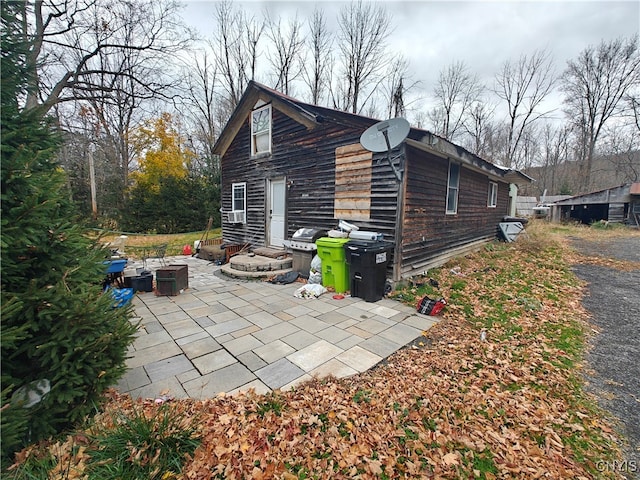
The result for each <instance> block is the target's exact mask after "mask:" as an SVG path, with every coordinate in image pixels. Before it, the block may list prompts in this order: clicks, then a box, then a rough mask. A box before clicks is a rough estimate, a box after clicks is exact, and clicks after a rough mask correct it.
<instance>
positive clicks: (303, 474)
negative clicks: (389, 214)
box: [20, 225, 620, 479]
mask: <svg viewBox="0 0 640 480" xmlns="http://www.w3.org/2000/svg"><path fill="white" fill-rule="evenodd" d="M528 230H529V229H528ZM566 258H573V254H572V253H571V252H570V251H569V248H568V247H567V246H566V245H565V243H564V242H563V241H562V240H561V239H553V238H551V236H550V235H548V234H547V233H545V231H544V230H543V231H541V232H540V233H539V234H537V229H536V228H535V225H533V226H531V233H528V234H527V236H526V237H525V238H521V239H519V240H518V241H517V242H515V243H513V244H499V243H494V244H490V245H488V247H487V248H485V249H484V250H483V251H482V252H479V253H477V254H474V255H470V256H467V257H464V258H460V259H457V260H455V261H452V262H450V263H449V264H447V265H445V266H444V267H442V268H440V269H437V270H433V271H430V272H428V279H429V280H433V281H431V282H429V281H425V282H420V281H418V282H414V283H412V284H411V285H410V286H408V287H406V288H405V289H403V290H397V291H395V292H394V293H393V294H392V295H393V296H395V297H397V298H398V299H399V300H404V301H406V302H411V303H414V302H415V299H417V298H419V297H420V296H422V295H424V294H425V292H426V293H428V294H429V295H430V296H442V297H444V298H445V299H447V302H448V305H447V307H446V309H445V311H444V313H443V315H442V317H443V319H442V321H441V322H439V323H438V324H437V325H435V326H434V327H432V328H431V329H430V330H429V331H428V332H425V333H424V336H423V337H421V338H420V339H417V340H416V341H415V342H413V343H412V344H411V345H410V346H408V347H407V348H405V349H403V350H401V351H399V352H397V353H395V354H394V355H392V356H391V357H389V358H388V359H387V360H386V361H384V362H383V363H382V364H380V365H378V366H377V367H375V368H374V369H372V370H370V371H368V372H366V373H364V374H360V375H356V376H353V377H350V378H347V379H340V380H338V379H334V378H324V379H314V380H311V381H309V382H307V383H304V384H301V385H299V386H297V387H296V388H295V389H294V390H291V391H287V392H280V391H276V392H273V393H271V394H268V395H256V394H254V393H253V392H249V393H246V394H240V395H237V396H233V397H230V396H224V395H221V396H219V397H217V398H212V399H209V400H205V401H196V400H176V401H172V402H169V403H166V404H164V405H158V404H157V403H156V402H153V401H150V400H147V401H132V400H131V399H130V397H129V396H127V395H120V394H118V393H116V392H109V394H108V401H107V403H106V405H105V407H104V411H103V413H101V414H100V415H98V416H97V417H96V418H95V419H93V424H92V427H91V428H88V429H87V431H86V432H85V433H86V434H85V433H83V434H76V435H75V436H70V437H68V439H67V441H66V442H62V443H61V442H58V443H56V444H54V445H49V446H48V447H46V446H44V447H43V446H41V447H39V448H37V447H32V449H31V450H28V451H26V452H22V453H21V456H20V458H22V460H23V461H24V459H25V458H27V457H29V456H37V455H43V453H42V451H43V450H45V451H48V453H49V455H53V456H54V457H56V459H57V463H58V466H57V471H58V472H59V471H60V467H59V465H60V464H61V463H64V464H65V465H67V467H66V468H65V469H64V472H65V473H64V475H62V474H59V473H58V474H55V472H54V470H52V471H51V472H50V478H91V477H90V476H87V472H90V469H89V468H88V467H87V465H89V464H90V463H91V453H87V452H90V451H91V448H93V449H94V450H96V446H95V440H92V439H94V438H95V434H94V430H95V429H96V428H97V427H98V426H99V427H100V428H101V429H102V430H103V431H104V430H105V429H107V430H108V429H109V428H111V425H112V423H113V418H114V416H115V415H116V413H117V415H119V416H122V415H127V414H131V415H139V414H140V413H139V412H140V411H142V412H144V415H146V417H147V418H150V419H153V418H154V417H156V416H157V415H158V414H159V412H160V411H161V410H162V409H167V408H169V409H171V410H172V412H174V414H175V415H176V416H177V417H179V422H180V423H181V430H182V431H185V430H188V429H189V428H190V429H192V430H193V434H192V438H195V439H197V440H198V442H199V444H198V446H197V447H196V448H195V449H192V450H191V451H190V452H187V453H184V455H183V457H182V464H181V465H180V466H175V465H173V464H172V465H169V464H167V463H166V462H165V463H163V462H162V461H161V460H160V458H161V456H160V455H159V451H158V450H159V449H156V450H154V449H150V448H148V443H149V442H146V443H144V445H147V450H149V451H147V452H144V451H142V452H141V450H143V448H142V447H140V446H136V445H134V444H133V443H132V442H131V441H129V443H128V444H127V446H126V448H128V449H129V450H130V455H129V458H128V461H133V462H135V461H138V462H146V463H148V464H150V465H151V466H152V467H153V468H152V469H151V470H150V472H151V473H150V474H149V475H148V477H149V478H159V479H160V478H162V479H169V478H185V479H204V478H213V479H218V478H219V479H245V478H246V479H250V478H255V479H268V478H283V479H303V478H323V479H329V478H332V479H333V478H363V479H368V478H372V479H391V478H485V479H491V478H523V479H532V478H574V479H582V478H620V477H618V475H619V474H618V473H616V472H615V471H613V470H604V469H602V468H599V467H601V465H602V464H603V463H602V462H605V461H613V460H615V459H618V458H619V450H618V448H617V441H618V439H617V437H616V435H615V433H614V431H613V430H612V428H611V427H610V426H609V424H608V422H607V420H606V418H605V417H604V414H603V412H601V411H599V410H598V409H597V407H595V402H593V401H592V399H590V398H589V397H588V396H587V395H586V394H585V393H584V392H583V390H582V380H581V376H580V375H581V374H580V368H581V364H580V361H581V358H582V354H583V352H584V348H586V342H587V340H588V338H587V337H588V334H589V332H591V329H590V328H589V325H588V323H587V313H586V312H585V311H584V310H583V308H582V307H581V305H580V299H581V297H582V296H583V286H582V285H581V284H580V283H579V281H578V280H577V279H576V278H575V277H574V276H573V275H572V274H571V272H570V269H569V265H568V264H567V262H566V260H565V259H566ZM424 280H427V277H425V279H424ZM424 285H426V286H424ZM434 285H436V286H437V287H436V286H434ZM414 304H415V303H414ZM135 412H137V413H135ZM92 443H94V445H92ZM160 443H162V442H160ZM85 444H86V445H85ZM79 445H80V448H79ZM47 448H48V450H47ZM123 448H125V447H123ZM154 462H155V465H153V464H154ZM602 470H604V471H602Z"/></svg>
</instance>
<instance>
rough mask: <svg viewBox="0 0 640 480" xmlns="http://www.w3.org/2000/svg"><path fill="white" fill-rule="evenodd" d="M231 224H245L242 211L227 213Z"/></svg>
mask: <svg viewBox="0 0 640 480" xmlns="http://www.w3.org/2000/svg"><path fill="white" fill-rule="evenodd" d="M227 221H228V222H229V223H244V212H243V211H242V210H238V211H233V212H227Z"/></svg>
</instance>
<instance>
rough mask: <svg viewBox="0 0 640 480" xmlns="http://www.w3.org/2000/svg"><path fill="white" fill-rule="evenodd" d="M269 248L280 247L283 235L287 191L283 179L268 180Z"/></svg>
mask: <svg viewBox="0 0 640 480" xmlns="http://www.w3.org/2000/svg"><path fill="white" fill-rule="evenodd" d="M268 192H269V201H268V208H269V216H268V218H269V246H270V247H282V246H283V241H284V235H285V228H284V227H285V212H286V209H285V203H286V195H287V189H286V184H285V180H284V178H279V179H275V180H269V189H268Z"/></svg>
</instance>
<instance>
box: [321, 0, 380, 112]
mask: <svg viewBox="0 0 640 480" xmlns="http://www.w3.org/2000/svg"><path fill="white" fill-rule="evenodd" d="M338 26H339V28H340V35H339V39H338V48H339V50H340V54H341V59H340V61H341V63H342V69H343V78H344V82H345V83H343V84H340V85H338V87H337V89H336V90H335V91H334V105H336V107H338V108H341V109H343V110H349V111H351V112H352V113H360V112H361V111H362V110H363V107H364V106H365V104H366V101H365V100H363V98H370V96H371V88H370V87H371V86H372V85H376V84H378V83H379V82H380V79H381V75H382V74H383V73H384V71H385V69H386V67H387V64H388V63H389V55H388V54H387V52H386V46H387V45H386V41H387V38H388V36H389V34H390V33H391V17H390V16H389V14H388V13H387V11H386V10H385V9H384V8H383V7H382V6H380V5H379V4H375V3H368V2H367V3H365V2H363V1H362V0H358V1H354V2H351V3H349V4H348V5H346V6H345V7H343V8H342V9H341V10H340V14H339V16H338Z"/></svg>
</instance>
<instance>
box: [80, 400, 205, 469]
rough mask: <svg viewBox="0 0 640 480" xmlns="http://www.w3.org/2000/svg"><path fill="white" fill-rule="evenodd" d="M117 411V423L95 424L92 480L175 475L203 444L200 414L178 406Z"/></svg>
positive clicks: (90, 452) (88, 466) (91, 448)
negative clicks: (198, 430)
mask: <svg viewBox="0 0 640 480" xmlns="http://www.w3.org/2000/svg"><path fill="white" fill-rule="evenodd" d="M113 415H114V417H113V419H112V421H113V426H100V425H96V426H94V433H93V436H92V437H93V438H92V442H91V444H92V446H91V447H90V448H89V449H87V453H88V455H89V456H90V457H91V460H90V462H89V464H88V465H87V473H88V477H87V478H88V480H94V479H95V480H109V479H113V480H116V479H122V478H145V479H160V478H173V476H174V475H175V474H178V473H180V472H181V471H182V465H183V462H184V460H185V458H186V456H187V455H192V454H193V452H194V451H195V449H196V448H197V447H198V445H199V444H200V441H199V439H198V435H197V429H196V425H197V418H189V417H188V416H187V415H186V414H184V413H183V412H181V411H180V410H179V409H178V407H177V406H175V407H174V406H172V405H171V404H164V405H161V406H160V407H159V408H157V409H154V410H152V411H150V412H145V411H144V410H142V409H134V410H133V412H132V413H130V414H122V413H119V414H113Z"/></svg>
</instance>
